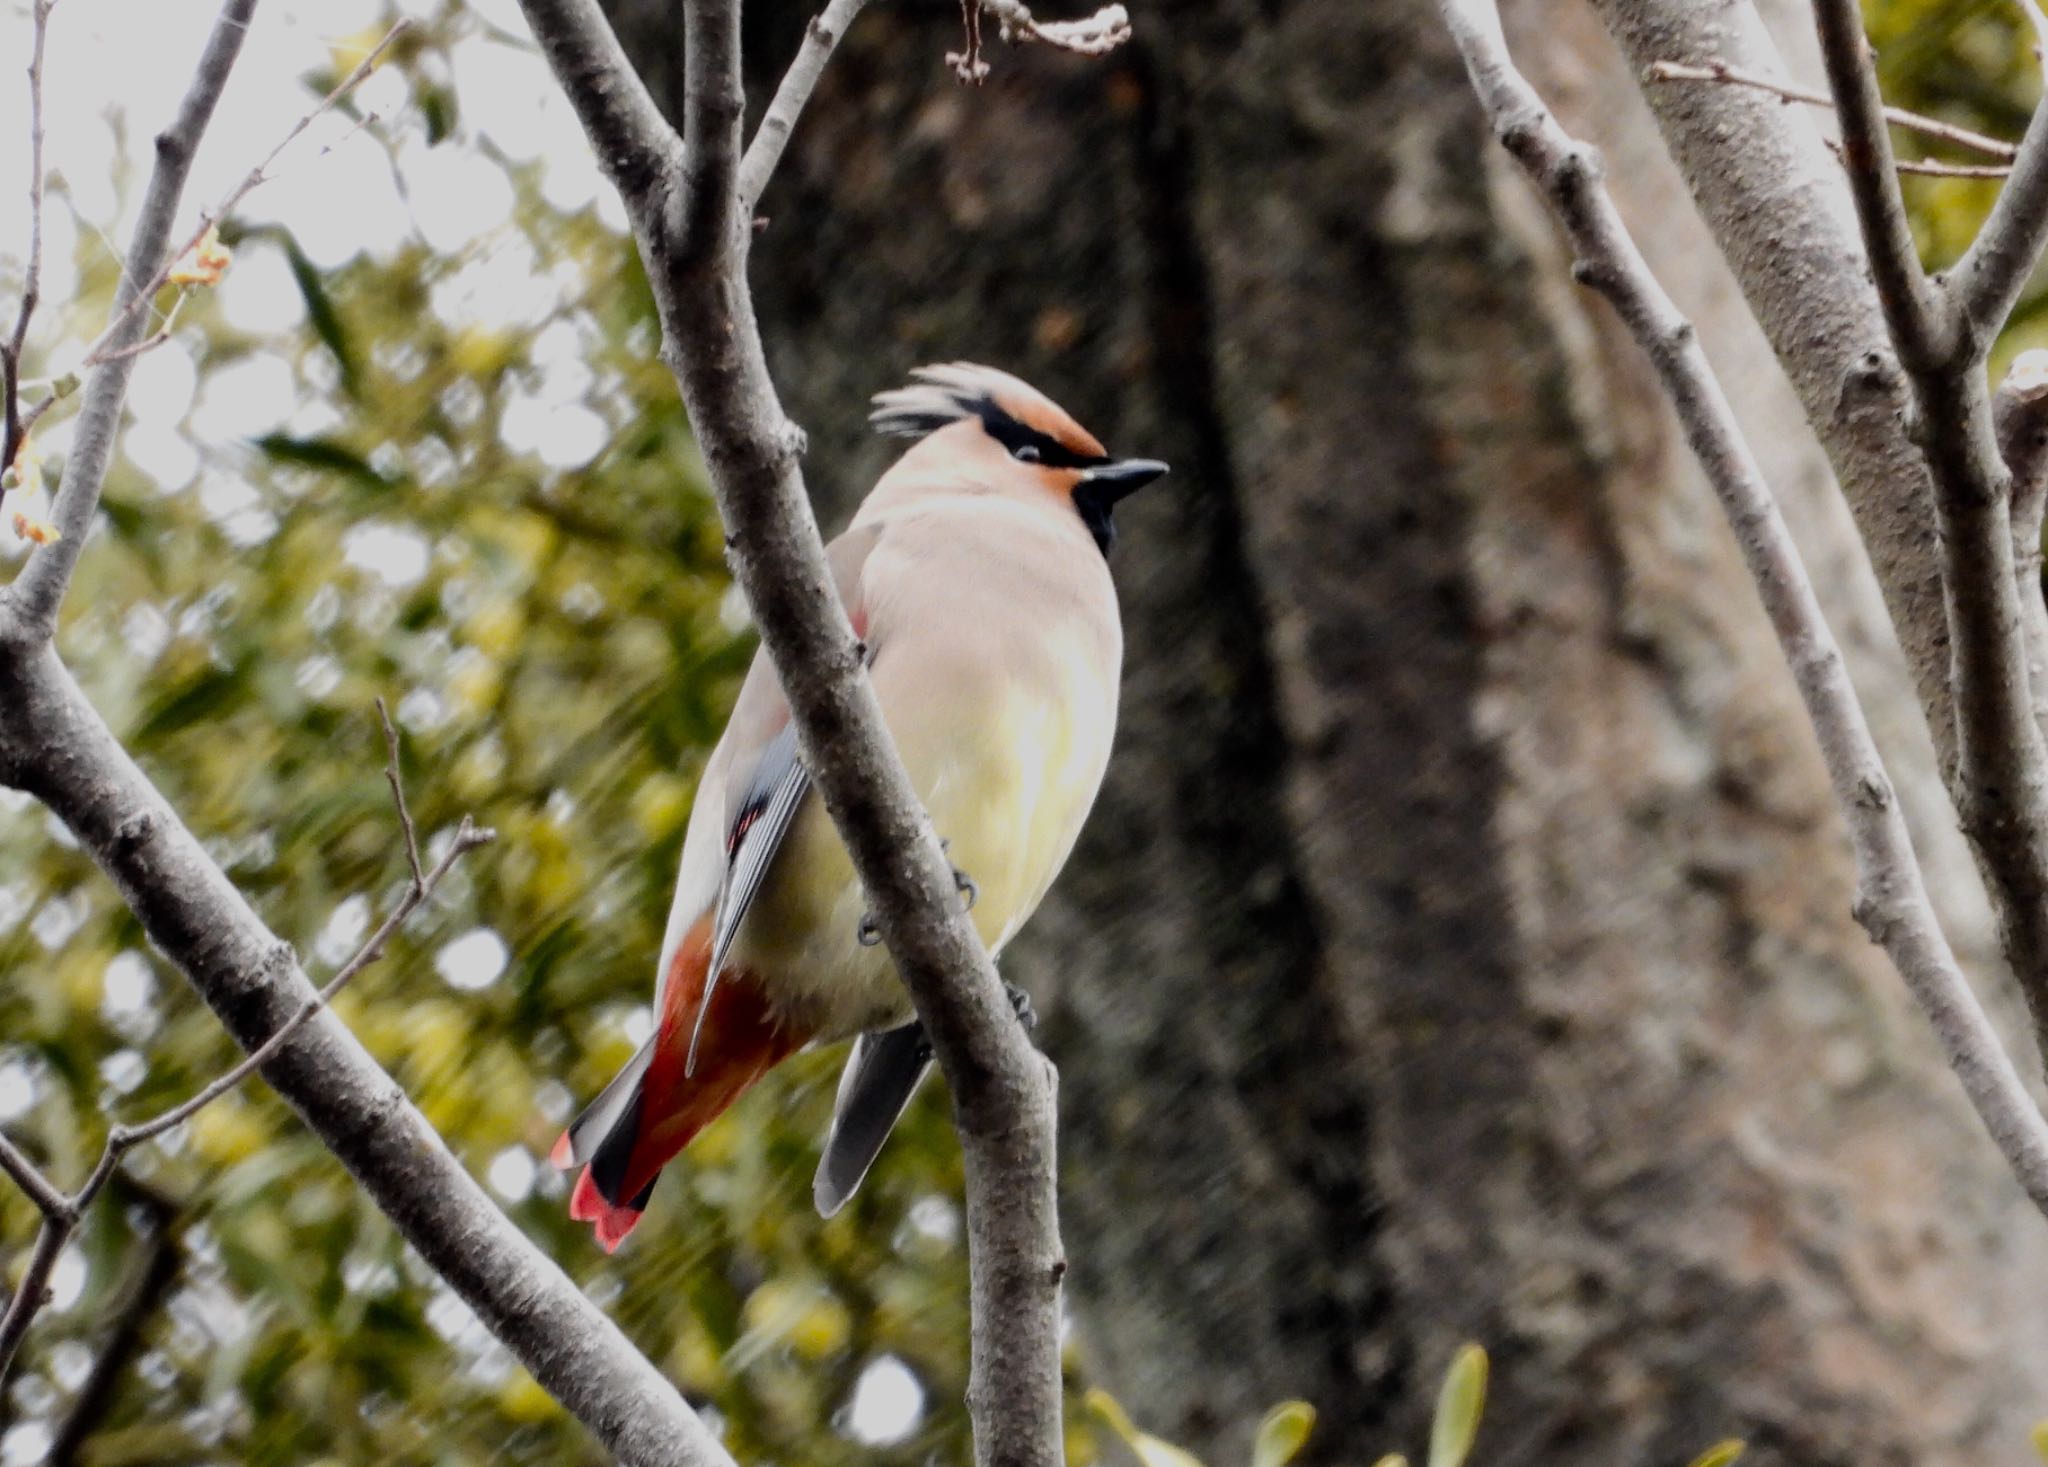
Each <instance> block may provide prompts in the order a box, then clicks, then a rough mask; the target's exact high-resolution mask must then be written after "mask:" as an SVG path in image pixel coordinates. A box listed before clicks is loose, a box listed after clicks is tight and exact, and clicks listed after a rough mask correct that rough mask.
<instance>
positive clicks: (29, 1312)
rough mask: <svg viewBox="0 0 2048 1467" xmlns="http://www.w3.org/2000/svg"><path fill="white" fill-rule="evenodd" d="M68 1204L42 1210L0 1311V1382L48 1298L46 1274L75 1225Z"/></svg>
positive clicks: (49, 1274)
mask: <svg viewBox="0 0 2048 1467" xmlns="http://www.w3.org/2000/svg"><path fill="white" fill-rule="evenodd" d="M69 1206H70V1204H69V1200H68V1199H67V1200H66V1203H65V1210H63V1211H59V1212H45V1213H44V1214H43V1221H42V1225H41V1226H40V1227H39V1228H37V1229H36V1242H35V1247H34V1248H32V1249H31V1250H30V1251H29V1255H28V1267H27V1268H25V1269H23V1270H22V1274H21V1284H20V1285H19V1287H17V1288H16V1289H15V1291H14V1297H13V1298H11V1299H9V1300H8V1301H7V1310H6V1312H5V1313H4V1314H0V1385H4V1384H6V1381H7V1376H8V1372H9V1371H10V1370H11V1369H12V1367H13V1365H14V1357H15V1354H16V1352H18V1351H19V1350H20V1349H21V1342H22V1340H23V1339H24V1338H26V1337H27V1335H28V1327H29V1326H30V1325H31V1324H33V1323H34V1322H35V1317H36V1315H37V1314H38V1313H40V1312H41V1310H42V1307H43V1306H44V1305H45V1304H47V1303H49V1302H50V1276H51V1275H52V1274H54V1273H55V1272H56V1271H57V1258H58V1255H60V1254H61V1253H63V1251H64V1245H65V1243H67V1242H68V1241H70V1238H71V1230H72V1229H73V1228H75V1227H76V1226H77V1225H78V1220H77V1218H76V1217H74V1216H70V1215H69V1214H68V1209H69Z"/></svg>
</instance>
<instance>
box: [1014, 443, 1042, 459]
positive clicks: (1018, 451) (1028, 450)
mask: <svg viewBox="0 0 2048 1467" xmlns="http://www.w3.org/2000/svg"><path fill="white" fill-rule="evenodd" d="M1010 457H1011V458H1014V459H1015V460H1017V462H1018V463H1020V464H1035V463H1037V462H1038V448H1037V446H1036V445H1035V444H1030V443H1020V444H1018V445H1017V446H1016V447H1015V448H1013V449H1011V450H1010Z"/></svg>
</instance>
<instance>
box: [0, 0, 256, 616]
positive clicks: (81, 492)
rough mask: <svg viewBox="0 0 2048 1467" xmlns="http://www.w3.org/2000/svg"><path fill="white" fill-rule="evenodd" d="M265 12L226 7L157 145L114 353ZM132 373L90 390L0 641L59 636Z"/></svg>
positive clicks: (134, 319)
mask: <svg viewBox="0 0 2048 1467" xmlns="http://www.w3.org/2000/svg"><path fill="white" fill-rule="evenodd" d="M255 9H256V0H223V3H222V5H221V8H220V12H219V14H218V15H216V16H215V17H214V22H213V28H212V30H211V31H210V32H209V34H208V36H207V39H206V45H205V47H204V49H203V50H202V51H201V53H200V57H199V64H198V66H197V67H195V68H194V70H193V73H192V80H191V82H190V84H189V85H188V86H187V87H186V89H185V95H184V97H183V99H182V100H181V101H180V102H179V104H178V112H177V115H176V117H175V118H173V120H172V122H171V125H170V126H169V127H168V128H166V129H165V130H164V131H163V132H162V133H161V134H159V135H158V137H157V144H156V163H155V166H154V167H153V168H152V169H151V170H150V175H149V186H148V188H147V189H145V190H144V192H143V200H142V212H141V214H140V216H139V217H138V218H137V220H136V224H135V235H134V238H133V239H132V240H131V241H130V244H129V249H128V259H127V264H126V268H125V270H124V273H123V275H122V279H121V284H120V285H119V286H118V287H117V288H116V290H115V294H114V309H113V312H112V314H111V320H112V324H111V325H110V326H109V327H108V331H107V334H106V335H105V336H103V337H102V341H103V342H104V344H105V345H107V346H109V347H111V348H113V349H116V350H118V349H120V348H122V347H126V346H128V345H130V344H132V343H133V342H135V341H138V340H140V339H141V338H142V336H143V334H144V333H143V329H142V327H143V318H142V316H141V315H140V314H138V313H137V312H136V311H135V310H134V306H135V303H136V301H138V300H140V299H141V298H142V295H143V293H142V292H141V291H140V290H138V289H137V288H136V282H137V281H138V280H144V279H150V278H153V277H154V276H155V273H156V271H157V269H158V267H159V266H160V265H161V264H163V263H164V251H165V246H166V243H167V241H168V240H169V238H170V232H171V222H172V220H173V219H174V218H175V217H176V215H177V210H178V199H179V196H180V195H181V194H183V192H184V190H185V177H186V175H187V173H189V172H190V170H191V166H192V156H193V154H194V153H196V152H197V151H198V149H199V141H200V139H201V138H202V137H203V136H204V135H205V133H206V126H207V124H208V123H209V122H210V121H211V120H212V118H213V109H214V105H215V103H217V102H218V101H219V100H220V94H221V91H222V89H223V88H225V87H226V86H227V81H228V74H229V72H231V71H232V70H233V69H234V65H235V58H236V57H237V56H239V55H240V54H241V49H242V38H243V37H244V36H245V35H247V34H248V31H249V20H250V17H251V16H252V15H253V14H254V13H255ZM132 366H133V361H132V359H131V358H127V357H123V358H121V359H119V360H117V361H110V362H107V363H106V364H105V365H103V366H101V367H99V368H97V369H96V370H95V371H94V372H93V374H92V378H91V380H90V381H89V382H88V383H87V384H86V389H85V404H84V406H83V407H82V408H81V409H80V411H79V415H78V423H77V432H76V434H75V436H74V438H73V442H72V449H71V454H70V457H69V459H68V460H67V462H66V463H65V466H64V481H63V485H62V487H61V488H60V490H59V492H58V496H57V502H56V505H55V506H54V509H53V511H52V518H53V520H54V521H55V525H56V530H57V537H56V539H54V540H53V541H51V542H50V543H49V544H47V545H44V546H42V547H40V548H39V549H37V550H36V552H35V553H34V554H33V555H31V556H30V557H29V562H28V564H27V565H26V566H25V567H23V569H22V571H21V574H20V575H18V576H17V577H15V580H14V583H13V584H12V585H11V586H9V587H8V588H7V590H6V592H5V593H4V596H0V641H9V640H15V641H23V640H25V641H38V640H39V641H44V642H47V641H48V640H49V639H50V637H51V636H52V635H53V634H54V633H55V631H56V626H57V608H58V605H59V604H60V603H61V602H62V601H63V599H64V588H65V587H66V586H67V585H68V584H69V583H70V580H71V571H72V568H73V567H74V566H76V565H77V564H78V555H79V551H80V550H81V549H82V548H83V544H84V541H85V537H86V533H87V531H89V530H90V529H91V528H92V520H93V515H94V514H95V513H96V512H97V511H98V508H99V499H100V486H101V485H102V484H103V483H104V482H105V479H106V474H107V465H108V464H109V463H110V462H111V461H112V459H113V454H114V437H115V434H116V432H117V431H118V430H119V427H120V423H121V407H122V403H123V402H124V400H125V399H126V397H127V395H128V376H129V372H130V369H131V367H132Z"/></svg>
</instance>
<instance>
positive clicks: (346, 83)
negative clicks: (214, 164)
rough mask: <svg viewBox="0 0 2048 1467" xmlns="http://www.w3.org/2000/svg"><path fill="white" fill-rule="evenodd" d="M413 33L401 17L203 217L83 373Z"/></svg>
mask: <svg viewBox="0 0 2048 1467" xmlns="http://www.w3.org/2000/svg"><path fill="white" fill-rule="evenodd" d="M410 29H412V21H411V20H410V19H407V18H405V17H400V18H399V20H398V21H397V23H396V24H394V25H393V26H392V27H391V29H390V30H388V31H386V32H385V33H384V38H383V39H382V40H380V41H379V42H377V44H376V45H374V46H372V47H371V48H370V50H369V53H368V54H367V55H365V56H364V57H363V59H362V60H361V61H359V62H357V63H356V66H355V69H354V70H353V71H351V72H350V73H349V74H348V75H347V76H345V77H343V78H342V79H341V80H340V81H339V82H338V83H336V84H335V87H334V89H333V90H332V91H330V92H329V93H328V94H327V95H326V96H324V97H322V98H321V99H320V101H319V102H318V103H317V104H315V105H314V106H313V108H312V109H311V110H310V111H307V112H305V113H303V114H302V115H301V116H300V117H299V120H298V121H297V122H294V123H293V124H292V126H291V130H290V131H288V132H287V133H285V135H284V136H283V137H282V138H280V139H279V140H278V143H277V146H276V147H274V148H272V149H271V150H270V151H269V152H268V153H266V154H264V156H263V161H262V162H260V163H258V164H257V165H256V166H255V167H254V168H251V169H250V170H249V171H248V172H247V173H245V174H243V175H242V181H241V182H240V183H237V184H236V185H235V186H234V187H233V188H232V189H230V190H228V192H227V193H226V194H225V195H224V196H223V197H222V198H221V201H220V202H219V203H217V204H215V205H214V206H213V207H212V208H211V209H208V210H206V211H204V212H203V213H201V214H200V216H199V225H198V227H197V228H196V229H194V230H193V231H192V235H191V237H190V238H189V239H187V240H186V241H185V246H184V248H183V249H180V250H176V251H173V252H172V253H171V254H168V255H166V256H165V257H164V259H163V261H162V263H161V264H160V265H159V266H158V267H157V269H156V271H155V272H154V273H153V274H152V275H151V276H150V277H149V281H148V283H147V284H146V285H144V286H143V288H142V289H141V290H139V291H137V292H136V293H135V294H134V295H133V296H132V297H130V298H129V300H128V301H127V303H126V304H125V305H124V306H122V307H121V309H120V311H119V313H118V314H116V316H115V317H114V319H113V320H111V321H109V322H108V323H107V329H106V330H104V331H102V332H101V333H100V335H99V337H98V339H97V340H95V341H94V342H93V344H92V345H91V346H90V347H88V348H87V349H86V353H85V359H84V360H83V361H82V362H80V363H79V367H80V369H81V370H83V369H85V368H89V367H96V366H99V365H100V364H101V363H103V362H108V361H112V360H114V359H115V354H114V352H113V351H111V350H110V349H109V348H108V346H107V342H108V341H109V339H110V338H111V337H112V336H113V334H114V331H115V329H116V328H117V327H118V326H119V325H120V324H121V322H122V321H123V320H124V319H125V318H126V317H127V316H130V315H133V314H134V313H135V312H136V311H138V310H140V309H141V308H142V307H143V305H144V304H145V303H146V302H149V301H153V300H155V299H156V295H157V292H158V291H160V290H162V289H163V288H164V286H165V285H166V284H167V283H168V282H169V281H170V278H171V272H172V271H173V270H175V269H176V268H177V267H178V263H179V261H181V260H183V259H184V258H185V257H186V256H188V255H190V254H191V253H192V252H193V251H194V250H196V249H198V248H199V246H200V244H201V242H203V241H204V240H205V239H206V236H207V234H208V232H209V231H211V230H212V229H214V228H215V227H216V226H218V225H219V224H220V223H221V221H222V220H224V219H226V218H227V217H228V216H229V215H230V214H232V213H233V212H234V211H235V206H236V205H237V204H239V203H241V202H242V200H243V199H245V198H247V197H248V196H249V195H250V194H251V193H252V192H253V191H254V190H255V189H256V188H258V187H259V186H260V185H262V184H265V183H268V182H269V181H270V178H271V174H270V165H271V164H273V163H275V162H276V161H277V159H278V155H279V154H281V153H283V152H284V150H285V149H286V148H288V147H290V146H291V145H292V143H293V142H294V141H295V140H296V139H297V138H298V136H299V134H300V133H302V132H304V131H305V130H306V129H307V128H309V127H311V126H312V125H313V124H314V123H315V122H317V121H319V120H320V119H321V118H322V117H324V116H326V115H327V114H328V113H329V112H331V111H333V110H334V108H335V106H336V104H338V103H339V102H340V101H341V99H342V98H344V97H346V96H347V95H348V94H349V93H350V92H352V91H354V90H355V89H356V88H357V87H358V86H359V85H361V84H362V81H363V78H365V77H367V76H368V75H369V74H370V72H371V71H372V69H374V68H375V66H376V65H377V62H378V60H379V58H381V57H382V56H383V54H384V53H385V52H386V51H387V50H389V49H390V48H391V43H392V42H394V41H396V40H397V39H398V38H399V37H400V36H402V35H404V34H405V33H406V32H407V31H408V30H410Z"/></svg>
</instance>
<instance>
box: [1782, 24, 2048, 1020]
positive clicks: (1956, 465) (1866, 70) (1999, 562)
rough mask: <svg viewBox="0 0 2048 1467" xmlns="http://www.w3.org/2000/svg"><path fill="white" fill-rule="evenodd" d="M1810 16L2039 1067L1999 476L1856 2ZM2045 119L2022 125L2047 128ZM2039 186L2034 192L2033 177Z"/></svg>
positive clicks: (2040, 797) (1973, 803)
mask: <svg viewBox="0 0 2048 1467" xmlns="http://www.w3.org/2000/svg"><path fill="white" fill-rule="evenodd" d="M1815 14H1816V18H1817V20H1818V23H1819V32H1820V44H1821V55H1822V60H1823V63H1824V64H1825V66H1826V68H1827V73H1828V82H1829V86H1830V88H1831V89H1832V90H1833V92H1834V94H1835V99H1836V105H1837V110H1838V112H1839V114H1840V118H1841V124H1842V147H1843V157H1844V161H1845V169H1846V172H1847V174H1848V178H1849V191H1850V193H1851V195H1852V196H1853V197H1854V199H1855V202H1856V213H1857V217H1858V219H1859V220H1860V221H1861V224H1862V229H1863V237H1864V243H1865V245H1866V247H1867V249H1868V252H1869V256H1870V262H1871V275H1872V278H1873V279H1874V280H1875V282H1876V284H1877V295H1878V302H1879V305H1880V306H1881V307H1882V309H1883V312H1884V317H1885V322H1886V325H1887V327H1888V329H1889V332H1890V336H1891V340H1892V343H1893V347H1894V349H1895V351H1896V353H1897V357H1898V361H1899V364H1900V365H1901V366H1902V367H1903V368H1904V369H1905V377H1906V382H1907V385H1908V387H1909V388H1910V390H1911V395H1912V405H1913V420H1912V425H1911V432H1912V437H1913V439H1914V441H1915V442H1917V443H1918V444H1919V446H1920V448H1921V449H1922V451H1923V452H1924V453H1925V455H1926V460H1927V468H1928V472H1929V475H1930V477H1931V478H1932V480H1933V486H1934V494H1933V500H1934V518H1935V527H1936V531H1937V533H1936V536H1935V546H1936V552H1937V554H1938V555H1939V558H1940V565H1941V586H1942V598H1943V604H1944V608H1945V614H1946V618H1947V622H1948V634H1949V649H1950V685H1951V689H1952V694H1953V716H1954V720H1955V722H1954V732H1955V740H1954V747H1955V750H1956V770H1955V774H1954V777H1953V778H1952V779H1951V781H1950V793H1951V795H1952V797H1953V798H1954V800H1955V802H1956V808H1957V811H1958V813H1959V814H1960V815H1961V816H1962V821H1963V829H1964V831H1965V833H1966V834H1967V835H1968V836H1969V837H1970V841H1971V845H1972V847H1973V848H1974V849H1975V851H1976V853H1977V856H1978V859H1979V861H1980V863H1981V865H1982V867H1983V870H1984V875H1985V880H1986V882H1987V884H1988V885H1989V886H1990V888H1991V890H1992V894H1993V898H1994V901H1993V905H1994V907H1995V909H1996V911H1997V915H1998V920H1999V928H2000V933H2001V936H2002V937H2003V940H2004V946H2005V953H2006V957H2007V960H2008V961H2009V962H2010V963H2011V964H2012V968H2013V973H2014V976H2015V977H2016V978H2017V979H2018V980H2019V985H2020V988H2021V991H2022V992H2023V993H2024V994H2025V995H2026V999H2027V1007H2028V1010H2029V1012H2030V1013H2031V1015H2032V1017H2033V1022H2034V1031H2035V1040H2036V1043H2037V1045H2038V1046H2039V1047H2040V1048H2041V1050H2042V1052H2043V1054H2044V1055H2048V742H2044V735H2043V732H2042V727H2041V724H2040V723H2039V722H2038V721H2037V720H2036V719H2035V717H2034V708H2033V693H2032V690H2031V688H2030V686H2029V683H2030V679H2029V677H2028V674H2027V654H2026V642H2025V634H2024V631H2023V629H2022V618H2021V612H2020V598H2019V592H2018V581H2017V579H2016V577H2015V574H2014V569H2013V540H2012V520H2011V516H2010V513H2009V506H2008V496H2009V494H2010V490H2011V476H2010V475H2009V474H2008V473H2007V472H2006V468H2005V464H2004V461H2003V460H2002V459H2001V457H2000V456H1999V452H1998V444H1997V439H1996V434H1995V432H1994V431H1993V428H1992V422H1991V400H1990V394H1989V392H1988V391H1987V390H1986V388H1985V384H1984V378H1983V371H1982V362H1983V351H1982V342H1981V340H1980V337H1979V333H1978V332H1977V331H1976V329H1975V327H1974V325H1973V322H1972V320H1971V319H1970V318H1969V317H1968V316H1966V315H1965V314H1964V304H1963V301H1964V298H1963V297H1962V296H1960V295H1959V294H1957V293H1956V292H1951V291H1948V290H1944V289H1940V288H1938V287H1935V286H1934V285H1932V284H1931V283H1930V282H1929V281H1928V279H1927V277H1926V276H1925V275H1924V274H1923V273H1922V271H1921V268H1920V261H1919V256H1918V254H1917V253H1916V251H1915V247H1914V244H1913V238H1912V233H1911V231H1910V230H1909V229H1908V228H1907V227H1906V217H1905V205H1904V203H1903V202H1902V200H1901V198H1900V194H1899V187H1898V180H1897V178H1896V177H1894V176H1893V172H1892V158H1891V144H1890V140H1889V138H1888V137H1887V135H1886V132H1885V127H1884V120H1883V108H1882V104H1881V102H1880V101H1879V99H1878V94H1877V78H1876V75H1875V73H1874V72H1873V71H1872V69H1871V66H1870V58H1869V46H1868V44H1867V43H1866V41H1865V40H1864V36H1863V21H1862V14H1861V10H1860V8H1859V7H1858V5H1857V4H1856V0H1816V5H1815ZM2044 115H2048V114H2037V119H2036V120H2037V122H2040V123H2041V126H2042V127H2044V128H2048V122H2042V121H2041V118H2042V116H2044ZM2033 134H2034V128H2033V127H2032V126H2030V127H2029V133H2028V135H2029V138H2032V137H2033ZM2031 152H2032V154H2033V155H2035V156H2037V157H2039V158H2041V159H2042V160H2043V161H2041V162H2040V163H2039V164H2038V165H2036V164H2030V163H2029V162H2028V158H2029V156H2030V150H2029V149H2028V148H2027V147H2024V146H2023V147H2022V151H2021V157H2020V161H2019V162H2018V163H2017V164H2015V169H2016V173H2015V177H2014V180H2013V182H2012V183H2010V184H2008V185H2007V188H2006V192H2007V193H2011V192H2012V191H2013V190H2014V189H2017V188H2019V187H2020V186H2021V182H2022V179H2021V177H2020V174H2022V173H2024V172H2025V170H2027V169H2028V168H2030V167H2034V166H2039V167H2041V168H2042V169H2044V170H2048V142H2043V143H2041V144H2040V145H2039V146H2038V147H2037V148H2034V149H2032V150H2031ZM2041 186H2042V187H2043V188H2048V173H2044V178H2043V182H2042V184H2041ZM1994 217H1995V211H1994ZM2008 227H2009V228H2014V229H2017V228H2019V227H2020V225H2018V224H2013V225H2010V226H2008ZM1986 228H1987V230H1988V229H1989V228H1990V225H1988V224H1987V226H1986Z"/></svg>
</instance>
